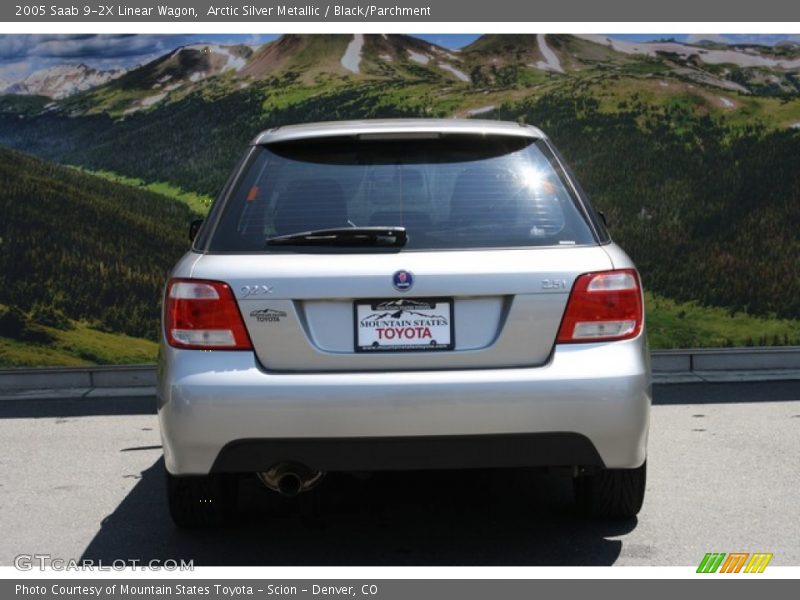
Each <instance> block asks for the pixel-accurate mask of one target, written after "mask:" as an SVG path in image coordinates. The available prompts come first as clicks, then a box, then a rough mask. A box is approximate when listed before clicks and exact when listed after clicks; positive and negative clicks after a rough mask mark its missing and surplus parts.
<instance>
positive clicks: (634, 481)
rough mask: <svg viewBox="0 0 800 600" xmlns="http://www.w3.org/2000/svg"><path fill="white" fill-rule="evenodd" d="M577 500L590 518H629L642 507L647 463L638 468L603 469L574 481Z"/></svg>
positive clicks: (583, 511)
mask: <svg viewBox="0 0 800 600" xmlns="http://www.w3.org/2000/svg"><path fill="white" fill-rule="evenodd" d="M573 483H574V486H573V489H574V491H575V501H576V502H577V503H578V508H579V509H580V511H581V512H582V513H583V514H585V515H587V516H590V517H599V518H606V519H629V518H631V517H635V516H636V515H637V514H638V513H639V511H640V510H641V508H642V503H643V502H644V492H645V486H646V483H647V462H645V463H644V464H642V466H641V467H638V468H636V469H603V470H602V471H600V472H599V473H595V474H593V475H583V476H580V477H576V478H575V479H574V480H573Z"/></svg>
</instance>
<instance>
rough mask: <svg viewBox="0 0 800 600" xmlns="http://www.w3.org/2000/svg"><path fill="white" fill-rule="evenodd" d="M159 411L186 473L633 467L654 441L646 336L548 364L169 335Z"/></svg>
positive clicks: (560, 356) (169, 450) (570, 349)
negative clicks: (362, 369)
mask: <svg viewBox="0 0 800 600" xmlns="http://www.w3.org/2000/svg"><path fill="white" fill-rule="evenodd" d="M158 396H159V407H158V415H159V421H160V425H161V435H162V440H163V444H164V455H165V461H166V466H167V469H168V470H169V471H170V472H171V473H173V474H176V475H189V474H204V473H209V472H211V471H212V470H213V471H257V470H266V469H267V468H269V467H270V466H272V464H274V463H275V462H280V461H282V460H294V461H297V462H303V463H305V464H308V465H309V466H312V467H314V468H319V469H321V470H381V469H397V468H451V467H470V466H472V467H488V466H523V465H552V466H560V465H572V464H578V465H593V464H601V465H604V466H606V467H610V468H633V467H637V466H639V465H641V464H642V462H643V461H644V460H645V455H646V443H647V430H648V425H649V412H650V372H649V357H648V354H647V349H646V346H645V343H644V339H643V337H641V336H640V337H639V338H637V339H634V340H629V341H624V342H614V343H609V344H585V345H564V346H557V347H556V350H555V351H554V353H553V356H552V357H551V360H550V361H549V362H548V363H547V364H546V365H544V366H541V367H535V368H521V369H519V368H515V369H484V370H477V369H473V370H450V371H413V372H411V371H403V372H371V373H314V374H312V373H304V374H286V373H267V372H264V371H263V370H262V369H261V368H260V367H259V366H258V364H257V363H256V360H255V357H254V355H253V354H252V353H250V352H198V351H190V350H176V349H173V348H168V347H165V348H162V357H161V363H160V368H159V389H158Z"/></svg>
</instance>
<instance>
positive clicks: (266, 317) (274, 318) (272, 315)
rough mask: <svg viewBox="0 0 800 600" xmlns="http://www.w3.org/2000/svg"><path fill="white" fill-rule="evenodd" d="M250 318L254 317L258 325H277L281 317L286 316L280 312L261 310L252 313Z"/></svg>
mask: <svg viewBox="0 0 800 600" xmlns="http://www.w3.org/2000/svg"><path fill="white" fill-rule="evenodd" d="M250 316H251V317H255V318H256V320H257V321H258V322H259V323H277V322H279V321H280V320H281V317H285V316H286V313H285V312H284V311H282V310H275V309H272V308H262V309H261V310H254V311H252V312H251V313H250Z"/></svg>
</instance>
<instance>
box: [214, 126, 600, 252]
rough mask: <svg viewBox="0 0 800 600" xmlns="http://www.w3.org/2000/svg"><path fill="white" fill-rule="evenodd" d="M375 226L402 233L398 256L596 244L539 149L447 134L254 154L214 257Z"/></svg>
mask: <svg viewBox="0 0 800 600" xmlns="http://www.w3.org/2000/svg"><path fill="white" fill-rule="evenodd" d="M369 226H386V227H405V228H406V231H407V233H408V241H407V243H406V245H405V247H404V248H403V250H429V249H466V248H492V247H495V248H496V247H526V246H558V245H566V246H571V245H582V244H592V243H595V240H594V238H593V236H592V233H591V230H590V228H589V227H588V225H587V223H586V221H585V220H584V218H583V216H582V213H581V212H580V211H579V209H578V208H577V206H576V201H575V198H574V197H573V195H572V192H571V190H570V188H569V186H568V185H567V183H566V180H565V175H564V173H563V171H562V170H561V168H560V167H559V166H558V163H557V162H556V161H555V159H554V157H553V156H552V153H551V152H550V150H549V149H548V147H547V146H546V145H545V144H544V143H543V142H541V141H539V140H532V139H529V138H516V137H508V136H506V137H499V136H495V137H485V136H484V137H476V136H464V135H452V136H444V137H439V138H434V139H425V138H422V139H413V138H411V139H391V140H385V139H354V138H352V137H350V138H328V139H319V140H312V141H308V140H304V141H302V142H288V143H281V144H272V145H268V146H264V147H259V148H258V149H257V150H256V153H255V155H254V156H253V157H252V159H251V160H250V162H249V166H248V167H247V168H246V169H245V171H244V175H243V176H242V177H241V179H240V181H239V183H238V185H236V186H235V188H234V191H233V193H232V195H231V197H230V198H229V200H228V202H227V204H226V206H225V208H224V210H223V213H222V216H221V218H220V221H219V224H218V226H217V227H216V229H215V231H214V232H213V234H212V236H211V240H210V244H209V250H210V251H212V252H262V251H263V252H285V251H286V250H287V247H286V246H281V247H274V246H268V245H267V243H266V242H267V240H268V239H269V238H271V237H275V236H280V235H287V234H293V233H299V232H304V231H312V230H318V229H330V228H342V227H369ZM289 249H290V250H292V249H295V248H292V247H291V246H290V247H289ZM354 250H355V249H354ZM358 250H359V251H364V248H363V247H361V248H359V249H358ZM302 251H304V252H309V251H310V252H325V251H330V249H325V248H321V247H317V246H315V247H313V248H308V247H303V248H302ZM335 251H337V252H347V251H349V250H348V249H347V248H341V247H337V248H336V249H335ZM368 251H369V249H368Z"/></svg>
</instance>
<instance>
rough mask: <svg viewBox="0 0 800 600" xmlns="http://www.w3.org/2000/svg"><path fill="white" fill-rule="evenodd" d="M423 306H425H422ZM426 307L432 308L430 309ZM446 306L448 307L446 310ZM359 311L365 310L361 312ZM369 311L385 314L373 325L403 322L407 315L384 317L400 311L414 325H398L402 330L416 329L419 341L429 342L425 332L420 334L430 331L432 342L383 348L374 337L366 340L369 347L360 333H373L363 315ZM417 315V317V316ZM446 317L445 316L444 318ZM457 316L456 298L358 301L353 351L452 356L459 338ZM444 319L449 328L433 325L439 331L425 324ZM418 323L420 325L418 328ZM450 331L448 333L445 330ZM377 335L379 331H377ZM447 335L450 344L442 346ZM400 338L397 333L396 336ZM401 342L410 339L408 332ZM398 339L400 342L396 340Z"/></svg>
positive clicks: (384, 346) (355, 305)
mask: <svg viewBox="0 0 800 600" xmlns="http://www.w3.org/2000/svg"><path fill="white" fill-rule="evenodd" d="M420 305H423V306H420ZM425 305H430V307H427V306H425ZM443 305H446V307H445V306H443ZM359 307H361V308H362V310H361V311H359ZM366 310H368V311H371V312H372V313H378V314H381V316H382V319H381V318H376V319H373V321H386V323H387V324H389V323H391V322H396V321H397V320H399V319H400V317H402V316H403V315H402V314H400V315H399V316H393V315H388V318H387V315H382V313H385V312H388V311H391V310H394V311H395V313H397V312H398V311H399V312H401V313H406V315H407V319H405V320H406V321H410V322H411V323H412V324H410V325H398V326H399V327H401V328H403V329H404V330H405V329H409V328H412V329H414V330H415V331H414V333H415V338H417V339H426V338H425V337H424V334H425V332H424V331H420V330H419V329H420V328H422V329H424V328H426V327H427V328H428V329H429V331H430V333H431V336H432V337H431V341H432V342H435V343H431V342H426V343H394V344H392V343H387V344H381V343H380V342H379V341H377V340H376V339H374V336H371V337H368V338H366V341H367V344H363V343H362V338H361V336H359V333H360V332H362V331H369V330H370V328H366V327H362V323H361V322H362V320H365V317H368V316H370V315H364V314H363V313H364V312H365V311H366ZM420 311H430V312H431V314H427V313H425V312H422V314H419V313H420ZM415 313H416V314H415ZM441 313H444V314H441ZM454 315H455V301H454V299H453V298H449V297H436V298H367V299H358V300H354V301H353V348H354V350H355V352H360V353H374V352H380V353H390V354H391V353H398V352H448V351H451V350H453V349H455V344H456V336H455V323H454ZM442 317H444V319H445V320H446V321H447V323H446V324H441V323H438V324H436V325H433V327H434V328H435V331H436V332H437V333H434V330H432V329H431V327H432V325H430V324H425V322H427V321H440V320H441V319H442ZM416 322H419V324H417V323H416ZM445 328H446V329H445ZM372 329H374V330H375V331H376V332H377V330H378V327H373V328H372ZM384 329H385V328H384ZM445 330H446V331H447V332H448V334H449V343H442V342H439V341H438V340H440V339H441V338H442V336H441V332H443V331H445ZM395 335H396V332H395ZM401 335H402V336H403V337H401V338H400V339H401V340H404V339H408V338H406V337H405V335H406V334H405V332H404V333H403V334H401ZM392 339H396V338H392Z"/></svg>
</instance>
